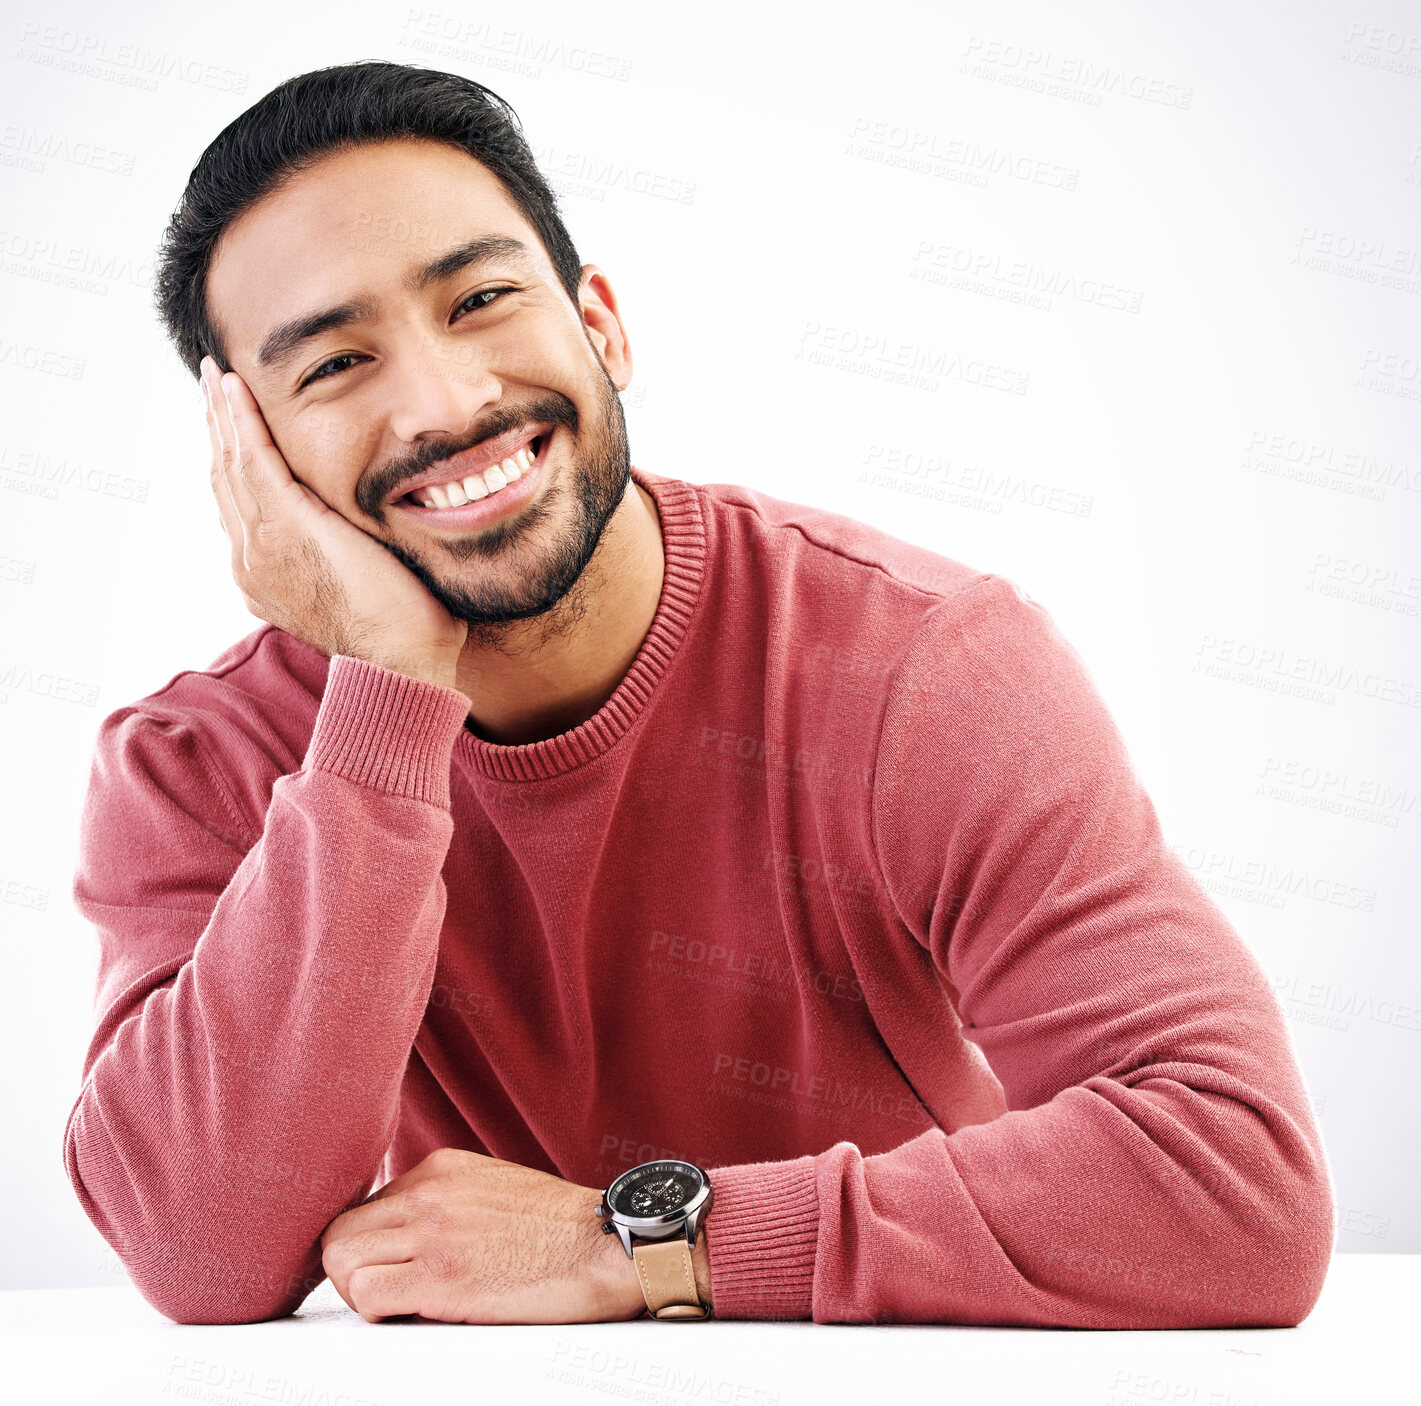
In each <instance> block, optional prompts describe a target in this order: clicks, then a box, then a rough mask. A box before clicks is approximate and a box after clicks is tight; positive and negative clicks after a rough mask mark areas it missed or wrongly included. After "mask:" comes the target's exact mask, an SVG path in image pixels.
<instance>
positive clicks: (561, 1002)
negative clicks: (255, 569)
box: [64, 470, 1333, 1328]
mask: <svg viewBox="0 0 1421 1406" xmlns="http://www.w3.org/2000/svg"><path fill="white" fill-rule="evenodd" d="M633 472H634V474H635V477H636V479H637V481H638V482H640V483H641V484H642V486H643V487H645V488H646V489H647V490H648V491H649V492H650V493H652V494H653V495H654V497H655V499H656V502H657V506H658V508H659V511H660V516H661V526H662V533H663V538H664V542H665V548H666V574H665V583H664V586H663V588H662V592H661V597H660V601H659V604H658V606H657V610H656V615H655V618H654V620H653V622H652V625H651V629H650V632H649V633H648V635H647V637H646V639H645V642H644V643H643V644H642V646H641V649H640V651H639V652H638V654H637V656H636V658H635V660H634V661H633V663H632V665H631V667H630V669H629V670H628V672H627V673H626V675H625V677H624V678H623V679H622V681H621V683H620V684H619V685H618V687H617V689H616V691H615V692H614V693H613V694H612V696H611V697H610V698H609V699H608V700H607V702H606V704H605V705H604V706H603V707H602V708H601V710H600V711H599V712H598V713H597V714H596V715H595V716H594V717H592V718H589V719H588V720H587V721H586V722H584V723H583V724H581V725H580V726H578V727H576V728H574V729H572V730H571V731H568V732H565V733H562V734H561V735H559V736H556V737H552V738H549V739H547V740H545V741H541V742H535V743H531V744H528V745H524V746H513V747H508V746H497V745H493V744H490V743H487V742H485V741H483V740H482V739H480V738H478V737H477V736H476V735H475V734H474V732H472V731H471V730H470V729H469V728H467V727H465V725H464V724H465V719H466V717H467V714H468V711H469V704H468V700H467V699H466V698H465V697H464V696H463V695H461V694H459V693H458V692H456V691H455V690H453V689H446V688H441V687H439V686H436V685H433V684H426V683H423V682H420V681H417V680H414V679H411V678H408V677H406V676H404V675H401V674H397V673H394V672H391V671H389V670H386V669H383V668H381V667H379V666H377V665H372V664H368V663H365V662H363V661H361V660H358V659H354V658H349V657H346V656H343V655H337V656H336V657H335V658H333V659H331V660H327V659H325V658H324V657H323V656H322V655H320V654H319V653H318V652H317V651H315V650H314V649H312V648H310V647H309V646H307V645H305V644H303V643H301V642H300V641H298V640H297V639H295V638H294V637H293V636H291V635H288V634H286V633H284V632H283V631H281V630H278V629H275V628H274V627H271V626H263V627H262V628H260V629H258V630H256V631H254V632H253V633H252V634H250V635H248V636H247V637H246V638H245V639H243V640H242V641H240V642H239V643H237V644H235V645H233V646H232V647H231V648H230V649H228V650H227V651H226V652H225V653H224V654H222V655H221V656H220V657H219V658H218V659H216V660H215V661H214V662H213V663H212V664H211V665H210V666H209V667H208V668H206V669H200V670H197V669H194V670H185V671H183V672H181V673H179V674H177V675H175V676H174V677H173V678H172V679H171V680H170V681H169V682H168V683H166V684H165V685H164V686H163V687H162V688H159V689H157V690H156V691H155V692H153V693H151V694H149V695H148V696H147V697H146V698H143V699H141V700H140V701H139V702H137V703H135V704H133V705H132V706H130V707H123V708H119V709H118V710H116V711H115V712H113V713H112V714H110V715H109V716H108V717H107V718H106V719H105V720H104V722H103V723H102V725H101V729H100V732H99V736H98V740H97V744H96V748H95V755H94V762H93V771H92V776H91V780H90V787H89V792H88V796H87V801H86V806H85V810H84V817H83V825H82V833H81V855H80V862H79V866H78V870H77V874H76V876H75V881H74V888H73V894H74V899H75V903H76V905H77V907H78V909H79V911H80V912H81V913H82V914H83V916H84V917H85V918H86V919H87V920H88V921H89V922H90V923H91V924H92V925H93V927H94V928H95V929H96V931H97V933H98V937H99V941H100V944H101V948H100V950H101V962H100V969H99V974H98V993H97V1002H96V1016H97V1029H96V1031H95V1034H94V1037H93V1041H92V1044H91V1045H90V1047H89V1050H88V1054H87V1057H86V1059H85V1063H84V1070H83V1086H82V1089H81V1091H80V1094H79V1097H78V1100H77V1102H76V1103H75V1105H74V1108H73V1111H72V1113H71V1115H70V1118H69V1122H68V1126H67V1128H66V1133H65V1144H64V1151H65V1159H66V1165H67V1168H68V1172H69V1175H70V1177H71V1179H72V1181H73V1184H74V1188H75V1191H76V1192H77V1194H78V1196H79V1198H80V1200H81V1201H82V1203H83V1206H84V1209H85V1211H86V1212H87V1213H88V1215H89V1217H90V1219H91V1220H92V1221H93V1223H94V1224H95V1225H96V1226H97V1227H98V1229H99V1231H100V1232H101V1233H102V1234H103V1236H104V1237H105V1239H106V1240H107V1241H108V1242H109V1243H110V1244H111V1245H112V1246H113V1248H114V1250H115V1251H116V1252H117V1254H118V1255H119V1257H120V1258H121V1259H122V1261H123V1262H124V1264H125V1265H126V1266H127V1268H128V1270H129V1273H130V1274H131V1276H132V1278H133V1280H134V1282H135V1283H136V1285H137V1286H138V1288H139V1289H140V1290H141V1291H142V1293H143V1294H144V1295H145V1297H146V1298H147V1299H148V1300H149V1301H150V1302H151V1303H152V1304H153V1305H154V1306H155V1307H156V1308H158V1309H159V1310H160V1311H161V1312H162V1313H164V1314H166V1315H167V1316H168V1317H170V1318H173V1319H176V1320H178V1321H181V1322H235V1321H249V1320H257V1319H264V1318H270V1317H273V1316H277V1315H282V1314H286V1313H290V1312H291V1311H293V1310H294V1309H295V1308H297V1307H298V1306H299V1305H300V1303H301V1301H302V1300H303V1298H304V1297H305V1296H306V1294H307V1292H309V1290H310V1289H311V1288H313V1287H314V1286H315V1285H316V1284H317V1283H319V1282H320V1279H321V1278H322V1271H321V1261H320V1246H319V1237H320V1235H321V1232H322V1230H323V1229H324V1227H325V1226H326V1225H327V1224H328V1223H329V1222H330V1221H331V1220H332V1219H333V1218H334V1217H335V1216H336V1215H338V1214H339V1213H340V1212H341V1211H342V1210H344V1209H345V1208H346V1207H348V1206H351V1205H352V1204H354V1203H356V1202H357V1201H359V1200H360V1199H362V1198H363V1197H364V1196H365V1195H366V1194H367V1193H368V1192H369V1191H370V1190H372V1189H373V1188H374V1187H375V1186H376V1185H378V1184H380V1183H382V1182H383V1181H384V1180H386V1179H388V1178H390V1177H393V1176H396V1175H398V1174H400V1173H401V1172H403V1171H405V1170H407V1169H408V1168H410V1167H411V1166H413V1165H414V1164H415V1163H417V1162H419V1161H420V1160H421V1159H422V1158H423V1157H425V1156H426V1155H427V1154H428V1153H429V1152H431V1151H432V1150H433V1149H435V1148H437V1147H442V1146H453V1147H461V1148H467V1149H471V1150H473V1151H477V1152H484V1153H487V1154H489V1155H491V1156H495V1157H500V1158H505V1159H507V1160H510V1161H515V1162H520V1163H524V1164H526V1165H529V1166H533V1167H539V1168H542V1169H544V1170H546V1171H549V1172H553V1173H555V1174H557V1175H559V1176H562V1177H566V1178H568V1179H569V1180H572V1181H574V1182H577V1183H579V1184H583V1185H588V1186H597V1187H601V1186H605V1185H606V1184H607V1183H608V1182H609V1181H610V1180H611V1179H612V1178H613V1177H614V1176H615V1175H616V1174H617V1173H618V1172H619V1171H620V1170H622V1169H623V1168H625V1167H628V1166H631V1165H633V1164H634V1163H635V1162H640V1161H647V1160H651V1159H652V1158H655V1157H659V1156H673V1155H674V1156H680V1157H686V1158H690V1159H691V1160H693V1161H695V1162H697V1163H699V1164H700V1165H701V1166H703V1167H705V1168H706V1169H707V1170H708V1171H709V1173H710V1177H711V1182H712V1185H713V1187H714V1191H715V1201H714V1205H713V1207H712V1210H711V1212H710V1215H709V1216H708V1218H707V1220H706V1222H705V1224H706V1227H707V1236H708V1244H709V1253H710V1271H711V1284H712V1294H713V1297H714V1301H715V1308H716V1312H717V1314H718V1316H720V1317H723V1318H791V1319H792V1318H800V1319H807V1318H813V1319H814V1320H816V1321H818V1322H894V1321H898V1322H942V1323H974V1324H1026V1325H1042V1326H1046V1325H1056V1326H1073V1327H1085V1328H1189V1327H1210V1326H1242V1325H1293V1324H1296V1323H1298V1322H1299V1321H1301V1320H1302V1319H1303V1318H1304V1317H1305V1316H1306V1315H1307V1313H1308V1312H1309V1310H1310V1309H1311V1308H1312V1306H1313V1304H1314V1302H1315V1301H1316V1299H1317V1296H1318V1293H1319V1291H1320V1289H1321V1286H1322V1282H1323V1277H1324V1274H1325V1272H1326V1268H1327V1264H1328V1259H1329V1256H1330V1253H1331V1247H1332V1236H1333V1203H1332V1184H1331V1177H1330V1173H1329V1168H1328V1165H1327V1161H1326V1157H1325V1153H1324V1149H1323V1146H1322V1142H1321V1139H1320V1136H1319V1133H1318V1129H1317V1127H1316V1124H1315V1122H1314V1119H1313V1116H1312V1113H1311V1110H1310V1108H1309V1104H1308V1099H1307V1097H1306V1094H1305V1091H1304V1086H1303V1082H1302V1079H1301V1076H1300V1073H1299V1070H1298V1066H1297V1063H1296V1058H1295V1054H1294V1051H1293V1048H1292V1045H1291V1042H1290V1038H1289V1035H1288V1033H1287V1028H1286V1026H1285V1024H1284V1021H1283V1018H1282V1014H1281V1011H1280V1008H1279V1006H1278V1003H1277V1001H1276V999H1275V997H1274V994H1273V991H1272V988H1271V986H1270V984H1269V981H1268V980H1267V978H1266V976H1265V974H1264V972H1263V971H1262V969H1261V968H1260V966H1259V964H1258V963H1257V961H1256V960H1255V959H1254V958H1253V956H1252V955H1251V954H1250V952H1249V950H1248V949H1247V947H1245V946H1244V944H1243V942H1242V941H1241V940H1240V938H1239V936H1238V934H1237V933H1236V932H1235V930H1234V929H1233V928H1232V927H1231V925H1230V924H1229V922H1228V920H1227V919H1226V918H1225V917H1224V916H1223V914H1222V913H1221V912H1220V910H1219V909H1218V908H1217V907H1216V906H1215V905H1214V903H1213V902H1212V901H1211V899H1210V898H1209V897H1208V896H1206V894H1205V893H1204V892H1203V891H1202V890H1201V889H1200V888H1199V886H1198V885H1197V883H1196V882H1195V881H1194V879H1193V877H1192V876H1191V875H1190V874H1189V872H1188V871H1187V870H1186V869H1185V868H1184V866H1183V865H1182V864H1181V862H1180V861H1179V860H1178V859H1177V858H1176V857H1175V856H1174V855H1173V854H1172V852H1171V851H1170V850H1169V849H1168V848H1167V846H1166V844H1165V842H1164V840H1163V838H1162V837H1161V833H1160V826H1159V821H1158V818H1157V816H1156V813H1155V810H1154V808H1153V806H1152V804H1151V802H1150V800H1149V799H1148V797H1147V796H1146V794H1145V792H1144V791H1143V790H1142V788H1141V786H1140V783H1139V782H1138V780H1137V779H1136V778H1135V776H1134V774H1133V771H1132V768H1131V764H1130V760H1129V757H1128V754H1127V752H1126V749H1125V746H1124V744H1123V742H1122V740H1121V737H1120V734H1119V733H1118V731H1117V730H1116V728H1115V726H1114V724H1113V722H1112V720H1111V718H1110V716H1109V715H1108V713H1107V712H1106V709H1105V707H1104V706H1103V704H1102V702H1101V699H1100V697H1099V695H1098V693H1097V692H1096V690H1095V688H1094V685H1093V683H1092V681H1091V678H1090V675H1089V674H1088V672H1087V670H1086V668H1085V667H1084V665H1083V663H1082V661H1081V659H1080V657H1079V656H1078V655H1077V654H1076V653H1075V652H1074V650H1073V649H1072V647H1071V646H1070V645H1069V644H1068V643H1067V642H1066V640H1065V639H1064V638H1063V637H1062V636H1061V634H1060V633H1059V632H1058V630H1057V629H1056V627H1055V626H1054V624H1053V623H1052V620H1051V618H1050V616H1048V614H1047V613H1046V612H1045V611H1044V610H1043V609H1042V607H1041V606H1039V605H1038V604H1037V603H1036V602H1035V601H1033V600H1031V599H1030V598H1029V597H1027V596H1026V595H1025V594H1023V593H1022V592H1021V590H1019V589H1018V588H1017V587H1016V586H1014V585H1013V584H1012V583H1011V582H1010V581H1008V580H1006V579H1004V578H1002V577H1000V576H996V575H992V574H990V573H984V572H980V571H974V570H972V569H970V568H969V567H967V566H964V565H962V564H960V563H958V562H956V561H953V560H950V559H948V558H945V557H942V556H939V555H936V554H934V553H932V552H929V551H926V550H923V549H921V548H917V547H914V546H911V545H909V544H907V543H905V542H902V541H899V540H897V539H895V538H893V537H891V536H889V535H887V534H885V533H883V532H879V531H876V530H874V529H872V528H870V527H868V526H865V525H863V524H861V523H858V522H855V521H853V520H852V519H849V518H847V517H844V516H841V515H838V514H834V513H829V512H824V511H821V510H819V509H816V508H810V507H804V506H800V505H798V504H794V503H790V502H785V501H783V500H780V499H776V498H773V497H770V496H769V495H768V494H765V493H762V492H759V491H756V490H751V489H747V488H743V487H738V486H734V485H730V484H712V485H696V484H692V483H689V482H685V481H681V480H677V479H672V478H667V477H664V476H660V475H655V474H650V473H647V472H644V471H642V470H634V471H633ZM1180 745H1181V746H1183V747H1186V748H1187V747H1190V746H1192V745H1194V744H1193V743H1192V742H1191V740H1190V738H1189V737H1188V736H1185V737H1183V738H1181V740H1180Z"/></svg>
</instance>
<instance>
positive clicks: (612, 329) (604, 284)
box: [577, 264, 632, 391]
mask: <svg viewBox="0 0 1421 1406" xmlns="http://www.w3.org/2000/svg"><path fill="white" fill-rule="evenodd" d="M577 297H578V302H579V304H580V306H581V309H582V321H583V324H584V326H585V327H586V329H587V340H588V341H589V342H591V343H592V346H593V349H594V350H595V351H596V352H597V355H598V356H600V357H601V358H602V364H603V365H604V366H605V367H606V368H607V374H608V375H609V376H610V377H611V378H612V383H613V385H615V386H616V388H617V389H618V390H619V391H622V390H626V388H627V387H628V386H629V385H630V384H631V379H632V349H631V343H630V342H629V340H628V338H627V329H626V328H625V327H624V326H623V325H622V318H621V314H620V313H619V312H618V311H617V295H616V293H615V292H613V291H612V285H611V284H610V283H609V282H608V281H607V275H606V274H605V273H603V272H602V270H601V269H600V268H598V267H597V265H596V264H583V266H582V278H581V280H580V281H579V283H578V285H577Z"/></svg>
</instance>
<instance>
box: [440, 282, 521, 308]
mask: <svg viewBox="0 0 1421 1406" xmlns="http://www.w3.org/2000/svg"><path fill="white" fill-rule="evenodd" d="M517 291H518V290H517V289H516V288H480V289H479V291H478V292H477V293H470V294H469V296H468V297H467V298H465V299H464V301H463V302H462V303H460V304H459V308H466V307H468V306H469V304H470V303H472V302H473V301H474V299H475V298H497V297H499V296H500V295H501V294H503V293H516V292H517ZM491 306H492V304H491V303H480V304H479V305H478V307H476V308H474V309H473V311H475V312H477V311H478V310H479V308H486V307H491ZM459 308H456V309H455V311H456V312H457V311H458V310H459Z"/></svg>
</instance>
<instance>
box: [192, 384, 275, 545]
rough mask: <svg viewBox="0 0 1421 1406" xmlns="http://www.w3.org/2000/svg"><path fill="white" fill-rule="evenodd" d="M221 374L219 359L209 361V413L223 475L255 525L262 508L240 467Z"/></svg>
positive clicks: (241, 510) (236, 501) (241, 514)
mask: <svg viewBox="0 0 1421 1406" xmlns="http://www.w3.org/2000/svg"><path fill="white" fill-rule="evenodd" d="M221 374H222V373H221V372H220V371H218V369H217V365H216V363H215V362H212V363H209V365H208V369H207V374H206V376H205V377H204V381H203V384H204V386H205V388H206V391H207V405H208V413H209V414H210V416H211V417H212V425H211V429H212V433H213V435H214V436H215V437H216V440H217V449H216V453H217V462H218V464H219V465H220V466H221V474H222V478H223V480H224V481H225V482H226V484H227V492H228V495H229V496H230V497H231V499H232V502H233V504H234V505H235V507H236V510H237V514H238V516H239V517H241V518H242V519H243V520H244V521H245V522H249V523H251V525H252V526H253V527H255V526H256V524H257V523H259V522H260V521H261V510H260V508H259V507H258V506H257V502H256V499H255V498H254V497H253V496H252V493H251V490H250V489H249V488H248V487H247V485H246V484H245V483H244V482H243V480H242V475H241V473H240V472H239V471H238V469H237V450H236V442H237V441H236V433H235V432H234V430H233V428H232V417H231V414H230V412H229V411H228V408H227V397H226V396H224V395H223V394H222V392H221Z"/></svg>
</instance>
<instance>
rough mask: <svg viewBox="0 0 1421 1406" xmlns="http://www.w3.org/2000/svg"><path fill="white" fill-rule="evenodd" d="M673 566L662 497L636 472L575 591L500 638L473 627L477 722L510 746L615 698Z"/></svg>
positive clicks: (570, 723)
mask: <svg viewBox="0 0 1421 1406" xmlns="http://www.w3.org/2000/svg"><path fill="white" fill-rule="evenodd" d="M665 569H666V554H665V547H664V544H663V542H662V537H661V519H660V516H659V515H658V513H657V511H656V500H655V499H654V498H652V496H651V494H649V493H648V492H647V491H646V490H645V489H644V488H642V487H641V485H640V484H638V483H637V482H636V481H635V480H634V479H629V480H628V483H627V492H626V495H625V496H624V497H623V499H622V501H621V504H620V505H619V506H618V508H617V510H616V512H615V513H613V514H612V516H611V518H610V519H609V520H608V523H607V527H606V530H605V531H604V532H603V533H602V537H601V540H600V541H599V542H598V544H597V550H596V551H595V552H594V553H593V554H592V559H591V561H589V562H588V563H587V569H586V570H585V571H584V572H583V573H582V575H581V576H580V577H579V578H578V580H577V583H576V585H574V586H573V588H572V590H570V591H569V592H568V593H567V595H566V596H564V597H563V599H562V600H560V601H559V602H558V604H557V605H556V606H555V607H554V608H553V609H552V610H550V611H549V612H547V614H546V615H544V616H539V617H538V618H536V619H533V620H524V621H519V622H518V623H517V625H516V626H515V627H514V628H513V629H512V630H508V631H504V632H502V633H501V635H500V638H499V639H498V641H497V643H496V644H495V643H489V642H483V641H481V640H479V639H477V638H476V635H477V632H476V631H474V630H471V631H470V638H469V642H468V643H466V644H465V646H464V652H463V654H462V656H461V657H460V660H459V678H458V687H459V688H460V689H461V690H462V691H463V692H464V693H466V694H467V695H468V696H469V698H470V700H471V705H472V706H471V708H470V712H469V720H468V726H469V727H470V728H471V729H472V731H473V732H474V733H475V735H476V736H478V737H481V738H483V740H484V741H486V742H493V743H497V744H499V745H501V746H505V747H515V746H520V745H522V744H524V743H528V742H541V741H544V740H546V739H547V738H549V737H555V736H557V735H558V733H560V732H567V731H569V730H570V729H571V728H574V727H577V726H578V725H579V724H581V723H584V722H586V721H587V719H588V718H590V717H591V716H592V715H593V714H594V713H596V712H597V710H598V709H599V708H601V707H602V705H603V704H604V703H605V702H606V701H607V700H608V698H610V697H611V696H612V694H613V693H614V692H615V691H616V688H617V685H618V684H619V683H620V682H621V681H622V678H623V677H624V676H625V674H626V672H627V670H628V669H629V668H630V667H631V663H632V660H633V659H635V658H636V653H637V650H639V649H640V648H641V644H642V641H643V640H644V639H645V638H646V634H647V631H648V630H649V629H650V628H651V621H652V618H653V617H654V616H655V614H656V606H657V603H658V601H659V600H660V599H661V583H662V578H663V576H664V574H665Z"/></svg>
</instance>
